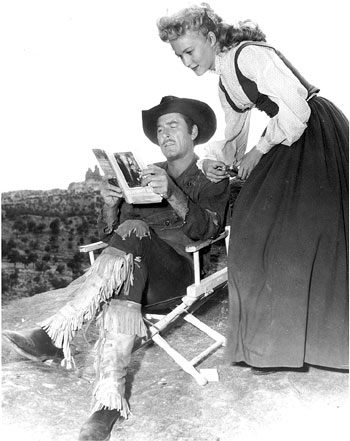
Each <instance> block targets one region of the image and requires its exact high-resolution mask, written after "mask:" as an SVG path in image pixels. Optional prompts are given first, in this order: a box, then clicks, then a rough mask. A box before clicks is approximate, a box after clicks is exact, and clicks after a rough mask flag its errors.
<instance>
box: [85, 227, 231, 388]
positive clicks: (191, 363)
mask: <svg viewBox="0 0 350 441" xmlns="http://www.w3.org/2000/svg"><path fill="white" fill-rule="evenodd" d="M229 231H230V230H229V227H226V229H225V231H224V232H223V233H222V234H220V235H219V236H218V237H217V238H215V239H210V240H205V241H200V242H197V243H195V244H193V245H188V246H187V247H186V251H187V252H188V253H192V255H193V264H194V283H193V284H192V285H190V286H188V287H187V290H186V295H184V296H183V297H182V298H181V300H180V302H181V303H180V304H179V305H178V306H176V307H175V308H174V309H172V310H171V311H170V312H169V313H168V314H147V313H145V314H144V319H145V323H146V324H147V326H148V329H149V338H148V339H147V340H146V341H144V342H143V343H142V346H143V345H144V344H147V343H149V342H150V341H153V342H154V343H156V344H157V345H158V346H159V347H161V348H162V349H163V350H164V351H165V352H166V353H167V354H168V355H169V356H170V357H171V358H172V359H173V360H174V361H175V362H176V363H177V364H178V365H179V366H180V367H181V368H182V369H183V370H184V371H185V372H187V373H188V374H190V375H192V377H193V378H194V379H195V380H196V382H197V383H198V384H199V385H201V386H204V385H205V384H207V382H208V380H207V378H206V377H205V376H204V375H203V374H202V373H201V372H200V371H199V370H198V369H196V367H195V366H196V365H197V364H199V363H200V362H201V361H202V360H203V359H204V358H207V357H208V356H209V355H210V354H211V353H212V352H214V351H216V350H217V349H218V348H220V347H221V346H225V344H226V339H225V337H224V336H223V335H221V334H220V333H219V332H217V331H215V330H214V329H212V328H210V327H209V326H208V325H206V324H205V323H203V322H202V321H200V320H199V319H198V318H197V317H195V316H194V315H193V312H194V311H195V310H196V309H198V308H199V307H200V306H202V304H203V303H204V302H205V301H206V300H208V298H209V297H210V296H211V295H213V293H214V292H215V288H217V287H219V286H220V285H222V284H224V283H225V282H226V281H227V266H225V267H224V268H222V269H221V270H218V271H216V272H214V273H213V274H211V275H209V276H207V277H204V278H201V266H200V250H202V249H203V248H206V247H209V246H211V245H212V244H213V243H215V242H218V241H219V240H223V239H225V247H226V252H227V250H228V242H229ZM106 246H107V244H106V243H104V242H101V241H99V242H95V243H92V244H88V245H82V246H80V247H79V251H80V252H82V253H88V254H89V258H90V263H91V264H93V263H94V261H95V256H94V252H95V251H96V250H99V249H102V248H105V247H106ZM179 318H182V319H183V320H185V321H186V322H188V323H191V325H193V326H195V327H196V328H197V329H199V330H200V331H202V332H204V333H205V334H207V335H208V336H209V337H210V338H212V339H213V340H214V343H213V344H211V345H210V346H209V347H207V348H206V349H205V350H204V351H202V352H201V353H200V354H198V355H197V356H195V357H194V358H193V359H192V360H187V359H186V358H185V357H184V356H183V355H182V354H180V353H179V352H178V351H177V350H175V349H174V348H173V347H172V346H171V345H170V344H169V343H168V342H167V341H166V340H165V338H164V337H163V336H162V335H160V334H161V332H165V331H166V329H167V328H169V327H170V325H172V324H173V323H174V322H175V321H177V320H178V319H179Z"/></svg>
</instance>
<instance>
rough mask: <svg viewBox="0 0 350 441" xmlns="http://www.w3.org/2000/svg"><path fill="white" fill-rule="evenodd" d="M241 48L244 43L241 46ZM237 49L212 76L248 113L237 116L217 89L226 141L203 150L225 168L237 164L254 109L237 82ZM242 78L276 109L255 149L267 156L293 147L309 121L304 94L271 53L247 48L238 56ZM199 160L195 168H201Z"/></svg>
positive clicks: (221, 61) (219, 58)
mask: <svg viewBox="0 0 350 441" xmlns="http://www.w3.org/2000/svg"><path fill="white" fill-rule="evenodd" d="M242 44H243V43H242ZM238 48H239V45H238V46H237V47H235V48H232V49H231V50H230V51H228V52H226V53H221V54H219V55H217V56H216V59H215V73H217V74H219V75H220V76H221V81H222V83H223V85H224V87H225V89H226V91H227V92H228V94H229V96H230V98H231V99H232V101H233V102H234V103H235V104H236V106H237V107H238V108H241V109H246V108H248V109H249V110H248V111H246V112H244V113H239V112H236V111H234V110H233V109H232V107H231V106H230V105H229V103H228V102H227V100H226V98H225V95H224V93H223V92H222V91H221V89H220V88H219V98H220V102H221V105H222V107H223V110H224V112H225V123H226V128H225V140H223V141H219V142H215V143H211V144H208V145H207V146H205V158H210V159H216V160H222V161H223V162H225V163H226V164H232V163H236V162H238V161H239V160H240V159H241V158H242V156H243V155H244V153H245V150H246V147H247V139H248V131H249V120H250V109H252V108H253V107H255V105H254V104H253V103H252V102H251V101H250V100H249V99H248V98H247V96H246V95H245V93H244V92H243V89H242V87H241V85H240V83H239V81H238V79H237V75H236V71H235V64H234V58H235V53H236V50H237V49H238ZM238 66H239V69H240V70H241V72H242V74H243V75H244V76H245V77H247V78H249V79H250V80H252V81H254V82H255V83H256V85H257V87H258V90H259V92H260V93H262V94H265V95H267V96H268V97H269V98H270V99H271V100H272V101H274V102H275V103H276V104H277V105H278V109H279V110H278V113H277V115H275V116H274V117H273V118H270V120H269V123H268V125H267V127H266V131H265V134H264V136H262V137H261V138H260V140H258V142H257V143H256V145H255V146H256V148H257V149H258V150H259V151H261V152H263V153H267V152H268V151H269V150H270V149H271V148H272V147H273V146H274V145H276V144H284V145H287V146H290V145H292V144H293V143H294V142H295V141H297V140H298V139H299V138H300V136H301V135H302V134H303V132H304V130H305V129H306V127H307V121H308V119H309V117H310V112H311V111H310V107H309V105H308V103H307V101H306V99H307V94H308V93H307V90H306V88H305V87H304V86H303V85H302V84H301V82H300V81H299V79H298V78H297V77H296V76H295V75H294V74H293V73H292V72H291V71H290V69H289V68H288V67H287V66H286V65H285V64H284V62H283V61H282V60H281V59H280V57H279V56H278V55H277V54H276V52H275V51H274V50H273V49H270V48H266V47H261V46H253V45H249V46H246V47H245V48H243V49H242V51H241V53H240V54H239V56H238ZM201 163H202V160H201V161H199V164H198V166H201Z"/></svg>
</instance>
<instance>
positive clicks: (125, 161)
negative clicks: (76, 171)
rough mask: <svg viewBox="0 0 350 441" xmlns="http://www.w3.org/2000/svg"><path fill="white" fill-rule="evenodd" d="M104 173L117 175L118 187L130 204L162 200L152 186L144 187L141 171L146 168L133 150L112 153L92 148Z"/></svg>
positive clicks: (112, 175)
mask: <svg viewBox="0 0 350 441" xmlns="http://www.w3.org/2000/svg"><path fill="white" fill-rule="evenodd" d="M92 151H93V152H94V154H95V156H96V158H97V160H98V162H99V164H100V167H101V169H102V171H103V173H104V174H105V175H106V176H110V177H115V178H116V179H117V181H118V187H120V189H121V190H122V192H123V195H124V198H125V200H126V202H128V203H129V204H152V203H155V202H161V201H162V197H161V196H160V195H159V194H157V193H154V191H153V189H152V188H151V187H148V186H146V187H142V184H141V176H140V172H141V170H142V169H144V168H146V167H145V166H144V165H143V164H142V162H141V161H140V158H137V157H136V155H135V154H134V153H133V152H116V153H110V152H106V151H105V150H102V149H92Z"/></svg>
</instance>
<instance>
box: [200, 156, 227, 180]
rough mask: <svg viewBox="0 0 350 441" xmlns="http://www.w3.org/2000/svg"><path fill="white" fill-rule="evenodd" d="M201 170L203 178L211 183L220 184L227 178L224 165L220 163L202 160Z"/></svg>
mask: <svg viewBox="0 0 350 441" xmlns="http://www.w3.org/2000/svg"><path fill="white" fill-rule="evenodd" d="M202 169H203V173H204V174H205V176H206V177H207V178H208V179H209V180H210V181H212V182H220V181H222V180H223V179H225V178H227V176H228V174H227V173H226V165H225V163H224V162H222V161H215V160H213V159H204V161H203V163H202Z"/></svg>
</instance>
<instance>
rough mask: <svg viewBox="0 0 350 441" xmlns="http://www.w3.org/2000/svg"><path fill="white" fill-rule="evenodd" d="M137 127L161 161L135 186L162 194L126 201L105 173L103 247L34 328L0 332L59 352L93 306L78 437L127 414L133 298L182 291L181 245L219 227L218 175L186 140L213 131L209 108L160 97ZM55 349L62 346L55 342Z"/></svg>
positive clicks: (186, 266)
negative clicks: (157, 199)
mask: <svg viewBox="0 0 350 441" xmlns="http://www.w3.org/2000/svg"><path fill="white" fill-rule="evenodd" d="M142 119H143V129H144V132H145V134H146V136H147V137H148V138H149V139H150V140H151V141H152V142H154V143H156V144H158V145H159V146H160V148H161V150H162V153H163V154H164V156H165V158H166V161H165V162H163V163H159V164H157V165H151V166H149V167H148V168H147V169H145V170H143V171H142V182H143V185H149V186H151V187H152V188H153V190H154V192H155V193H158V194H160V195H161V196H162V198H163V200H162V202H161V203H159V204H148V205H147V204H145V205H129V204H127V203H126V202H125V201H124V200H123V195H122V192H121V190H120V188H119V187H117V186H115V185H112V184H110V183H108V181H105V183H104V185H103V188H102V190H101V195H102V197H103V200H104V205H103V208H102V210H101V215H100V218H99V222H98V225H99V231H100V234H101V239H102V240H104V241H105V242H107V243H108V244H109V246H108V247H107V248H106V249H105V250H104V251H103V252H102V253H101V255H100V256H99V257H98V258H97V259H96V261H95V263H94V265H93V266H92V267H91V269H90V270H89V271H88V272H87V273H86V274H85V275H84V276H82V277H81V278H79V279H78V280H76V281H75V282H73V283H72V284H71V285H70V286H69V287H67V289H68V288H70V289H71V290H74V294H75V297H74V299H73V300H72V301H70V302H69V303H68V304H67V305H65V306H64V307H63V308H61V309H60V310H59V311H58V312H57V313H56V314H55V315H54V316H52V317H50V318H49V319H47V320H46V321H45V322H43V323H41V327H40V328H37V329H34V330H29V331H27V332H26V333H15V332H10V331H5V333H4V336H5V338H7V340H8V341H10V342H11V344H12V345H13V346H14V348H15V349H16V350H17V351H18V352H20V353H21V354H22V355H25V356H26V357H28V358H31V359H33V358H34V359H37V360H43V359H45V358H52V357H53V356H61V357H62V356H63V354H64V356H65V359H66V360H67V362H68V363H72V362H73V360H72V357H71V353H70V348H69V343H70V342H71V340H72V338H73V337H74V335H75V333H76V331H77V330H78V329H80V328H81V327H82V326H83V324H84V323H85V322H86V321H87V320H90V319H91V318H93V317H94V316H95V314H96V313H97V312H99V313H100V314H99V318H98V322H99V328H100V335H99V339H98V341H97V344H96V347H97V355H96V383H95V387H94V390H93V396H94V400H95V405H94V408H93V414H92V415H91V416H90V418H89V419H88V420H87V421H86V422H85V423H84V424H83V426H82V428H81V431H80V436H79V440H80V441H87V440H94V441H103V440H107V439H109V436H110V433H111V430H112V427H113V424H114V423H115V421H116V420H117V418H118V417H119V416H122V417H125V418H126V417H127V416H128V413H129V408H128V403H127V402H126V400H125V376H126V369H127V366H128V364H129V362H130V357H131V352H132V348H133V344H134V340H135V337H136V336H138V337H144V336H145V335H146V328H145V325H144V322H143V320H142V315H141V305H159V304H164V302H166V301H169V300H171V299H173V298H176V297H178V296H181V295H184V294H185V290H186V287H187V286H188V285H189V284H191V283H192V282H193V266H192V260H191V257H190V256H188V254H187V253H186V252H185V246H186V245H187V244H189V243H190V242H192V241H196V240H203V239H208V238H214V237H215V236H217V235H218V233H220V232H221V231H222V229H223V227H224V221H225V214H226V208H227V205H228V198H229V191H228V180H224V181H221V182H220V183H217V184H215V183H212V182H210V181H209V180H208V179H207V178H206V177H205V176H204V174H203V173H202V172H201V171H200V170H199V169H198V168H197V166H196V161H197V159H198V158H197V156H196V155H195V153H194V146H195V145H196V144H199V143H204V142H206V141H208V140H209V139H210V138H211V137H212V135H213V134H214V132H215V129H216V118H215V115H214V113H213V111H212V109H211V108H210V107H209V106H208V105H207V104H205V103H203V102H201V101H196V100H191V99H184V98H177V97H173V96H167V97H164V98H163V99H162V100H161V102H160V104H159V105H157V106H155V107H153V108H152V109H150V110H146V111H143V112H142ZM58 348H63V354H62V351H61V350H60V349H58Z"/></svg>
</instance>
